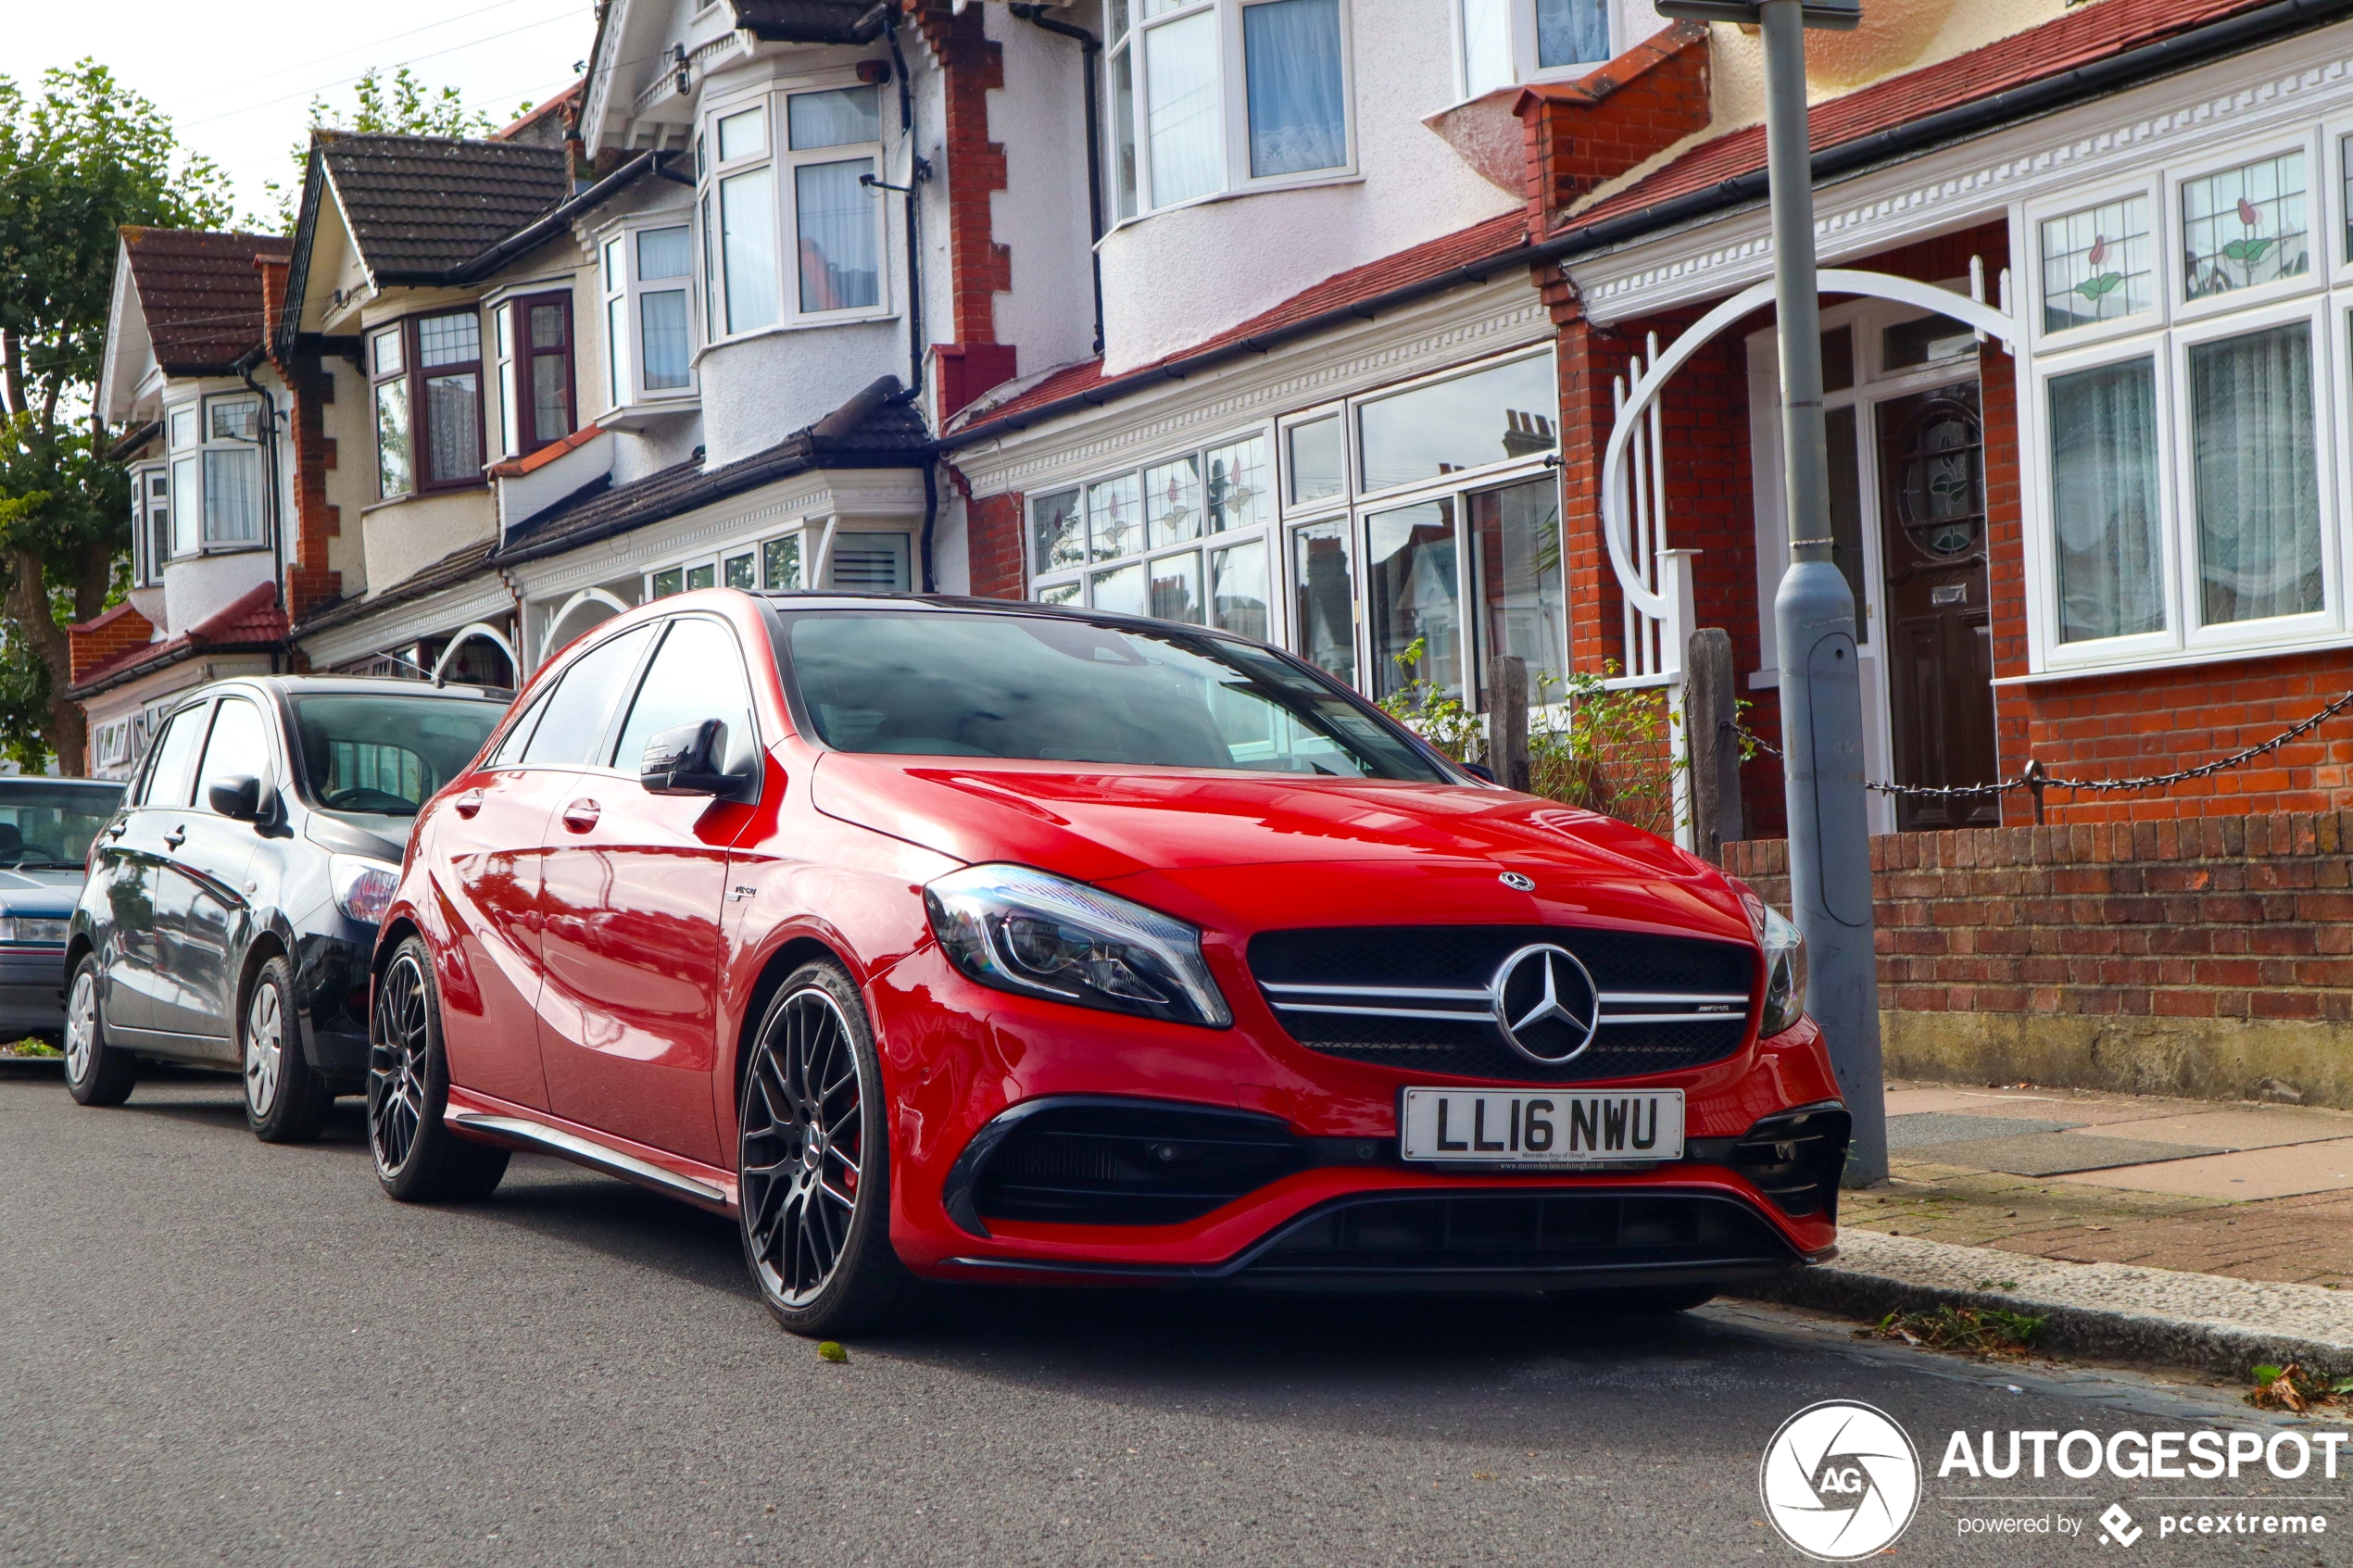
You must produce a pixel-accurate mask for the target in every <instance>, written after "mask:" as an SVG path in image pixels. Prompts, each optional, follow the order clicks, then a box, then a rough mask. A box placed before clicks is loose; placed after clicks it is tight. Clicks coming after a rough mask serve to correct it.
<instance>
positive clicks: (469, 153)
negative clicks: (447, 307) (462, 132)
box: [320, 132, 571, 282]
mask: <svg viewBox="0 0 2353 1568" xmlns="http://www.w3.org/2000/svg"><path fill="white" fill-rule="evenodd" d="M320 136H321V140H320V148H321V156H322V157H323V158H324V159H325V162H326V167H327V175H328V178H329V179H331V180H332V181H333V182H334V187H335V194H336V196H337V197H338V198H339V199H340V200H341V202H342V204H343V210H344V213H345V215H346V218H347V219H348V220H349V222H350V225H351V233H352V242H353V243H354V244H355V245H358V246H359V254H360V256H361V257H362V259H364V260H365V262H366V263H367V266H368V270H369V271H370V272H371V273H372V274H374V276H375V278H376V281H377V282H432V281H436V280H438V279H439V278H440V276H441V275H442V274H444V273H447V272H449V271H452V270H455V269H457V268H458V267H459V266H460V265H462V264H463V263H465V262H467V261H470V260H472V258H473V257H476V256H479V255H480V254H482V253H483V252H484V251H485V250H487V249H489V248H490V247H491V246H492V245H497V243H498V242H499V241H500V240H502V239H505V238H506V237H507V236H508V235H509V234H511V233H513V232H515V231H516V230H518V229H521V228H522V227H523V226H524V225H525V224H527V223H529V222H531V221H532V220H534V219H535V218H538V217H540V216H541V215H542V214H544V213H546V212H547V211H548V210H549V209H550V208H552V207H555V206H556V205H557V204H558V203H560V202H561V201H562V200H563V199H564V197H565V196H567V195H569V194H571V182H570V180H569V178H568V176H567V175H566V173H565V168H564V154H563V149H562V148H561V147H545V146H534V145H532V144H528V143H523V142H497V141H466V140H460V139H458V138H455V137H447V136H393V135H382V134H375V133H367V134H354V133H343V132H321V133H320Z"/></svg>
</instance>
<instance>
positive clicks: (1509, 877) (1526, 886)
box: [1495, 872, 1536, 893]
mask: <svg viewBox="0 0 2353 1568" xmlns="http://www.w3.org/2000/svg"><path fill="white" fill-rule="evenodd" d="M1495 880H1496V881H1497V882H1500V883H1502V884H1504V886H1506V887H1508V888H1510V889H1511V890H1512V891H1513V892H1515V893H1533V892H1535V891H1536V879H1535V878H1534V877H1532V876H1522V875H1520V874H1519V872H1504V874H1503V875H1501V876H1499V877H1497V878H1496V879H1495Z"/></svg>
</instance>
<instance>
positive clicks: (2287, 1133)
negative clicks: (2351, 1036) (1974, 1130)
mask: <svg viewBox="0 0 2353 1568" xmlns="http://www.w3.org/2000/svg"><path fill="white" fill-rule="evenodd" d="M1986 1120H1988V1121H1991V1120H1993V1118H1990V1117H1989V1118H1987V1119H1986ZM1889 1124H1890V1125H1891V1126H1892V1125H1894V1123H1893V1122H1891V1123H1889ZM2079 1124H2080V1123H2079ZM2098 1126H2099V1127H2100V1129H2101V1131H2103V1132H2105V1133H2108V1134H2112V1135H2115V1136H2117V1137H2120V1138H2145V1139H2147V1140H2148V1141H2150V1142H2152V1143H2186V1144H2201V1145H2204V1146H2205V1147H2207V1148H2220V1149H2242V1148H2280V1147H2282V1146H2284V1145H2287V1144H2299V1143H2326V1142H2328V1141H2330V1140H2331V1139H2334V1138H2345V1137H2353V1117H2346V1116H2333V1115H2327V1114H2322V1113H2316V1112H2313V1111H2309V1110H2301V1111H2299V1110H2288V1109H2285V1108H2282V1109H2280V1110H2270V1109H2265V1110H2199V1111H2191V1112H2189V1113H2188V1114H2186V1115H2180V1116H2152V1117H2148V1118H2146V1119H2145V1120H2140V1121H2130V1122H2126V1121H2114V1122H2105V1121H2104V1122H2101V1123H2098Z"/></svg>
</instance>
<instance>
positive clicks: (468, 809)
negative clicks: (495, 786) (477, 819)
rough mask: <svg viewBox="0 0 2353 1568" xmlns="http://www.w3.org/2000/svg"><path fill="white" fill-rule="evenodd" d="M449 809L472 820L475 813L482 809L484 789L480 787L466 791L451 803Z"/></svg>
mask: <svg viewBox="0 0 2353 1568" xmlns="http://www.w3.org/2000/svg"><path fill="white" fill-rule="evenodd" d="M449 809H451V810H453V811H455V812H457V813H458V815H459V816H461V817H463V818H465V819H466V820H467V821H468V822H472V820H473V815H474V813H475V812H476V811H479V810H481V809H482V791H480V790H478V789H470V790H468V791H466V793H465V794H463V795H461V796H459V797H458V798H457V799H455V800H453V801H451V802H450V803H449Z"/></svg>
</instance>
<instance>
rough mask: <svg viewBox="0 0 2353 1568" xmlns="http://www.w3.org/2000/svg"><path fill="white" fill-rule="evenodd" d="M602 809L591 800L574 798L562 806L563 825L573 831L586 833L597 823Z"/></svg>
mask: <svg viewBox="0 0 2353 1568" xmlns="http://www.w3.org/2000/svg"><path fill="white" fill-rule="evenodd" d="M602 815H604V808H603V807H601V806H599V805H598V804H597V803H596V802H595V801H593V800H575V801H573V803H572V804H571V805H569V806H567V807H565V808H564V826H566V827H568V828H570V829H571V830H572V831H573V832H574V833H586V832H587V831H588V830H589V829H590V828H592V827H595V826H596V825H597V819H598V817H600V816H602Z"/></svg>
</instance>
